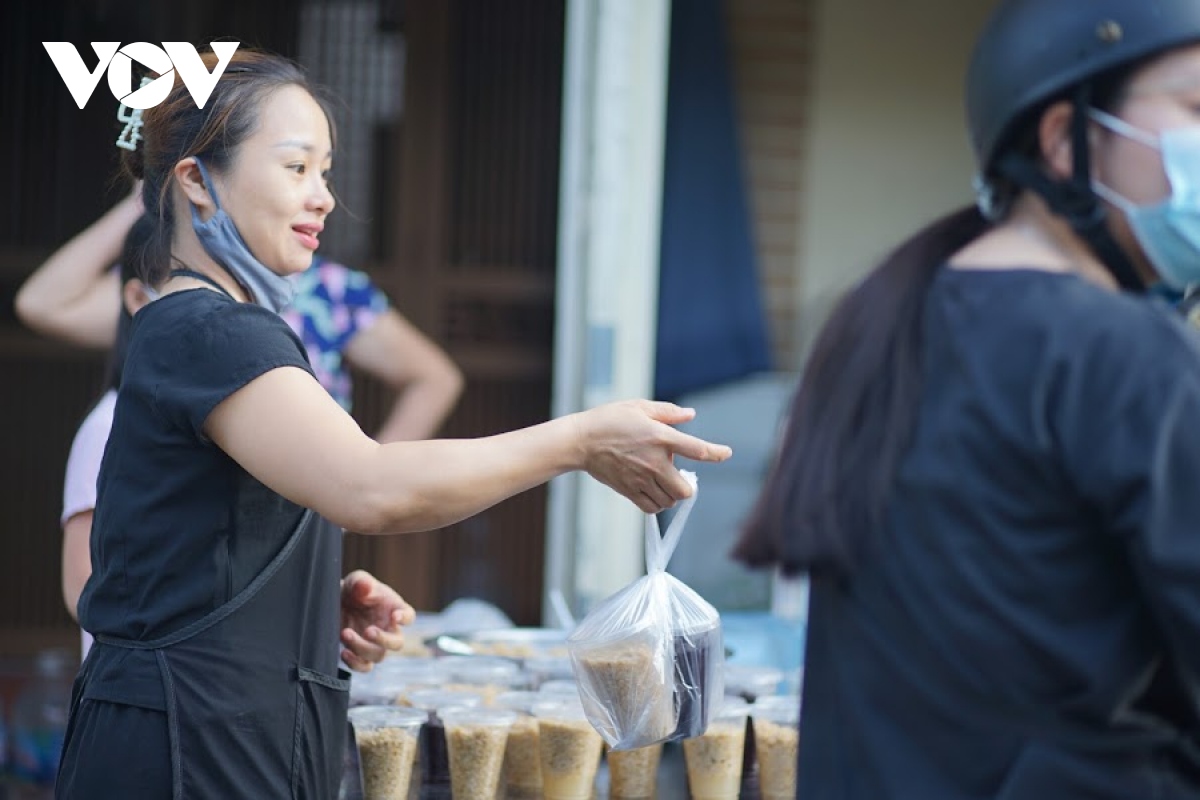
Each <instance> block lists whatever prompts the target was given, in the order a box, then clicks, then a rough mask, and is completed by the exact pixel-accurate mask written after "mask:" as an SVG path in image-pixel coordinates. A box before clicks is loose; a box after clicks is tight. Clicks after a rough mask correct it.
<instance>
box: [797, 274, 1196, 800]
mask: <svg viewBox="0 0 1200 800" xmlns="http://www.w3.org/2000/svg"><path fill="white" fill-rule="evenodd" d="M925 335H926V344H925V348H924V354H925V371H924V376H925V387H924V395H923V398H922V403H921V410H920V419H919V423H918V426H917V429H916V431H915V436H914V442H913V445H912V448H911V450H910V451H909V452H908V454H907V455H906V457H905V458H904V460H903V462H902V464H901V466H900V469H899V474H898V482H897V485H896V488H895V493H894V497H893V500H892V503H891V505H890V509H889V515H888V524H887V526H886V528H885V529H884V530H882V531H880V533H879V539H878V543H877V550H876V551H875V555H874V557H872V558H871V559H870V560H869V562H868V563H866V564H865V565H864V566H863V567H862V569H861V570H860V571H858V572H856V573H855V574H854V575H853V576H852V577H851V578H849V579H848V580H847V581H843V582H838V581H835V580H832V579H829V578H818V579H816V580H814V582H813V587H812V596H811V606H810V617H809V633H808V637H809V638H808V644H807V655H806V669H805V686H804V704H803V712H802V713H803V719H802V723H801V730H802V735H801V757H800V796H802V797H804V798H808V799H809V800H822V799H823V798H839V800H841V799H843V798H845V799H848V798H870V799H871V800H886V799H887V798H914V800H941V799H942V798H947V799H949V798H1066V797H1089V798H1113V799H1114V800H1117V798H1120V800H1129V798H1150V797H1177V796H1200V784H1196V785H1193V786H1191V788H1190V790H1183V789H1181V788H1180V786H1181V784H1180V781H1182V780H1183V779H1182V778H1181V777H1180V773H1179V770H1178V765H1177V764H1176V763H1175V754H1177V753H1178V752H1179V750H1180V748H1179V747H1178V743H1179V737H1180V732H1179V726H1183V727H1189V726H1195V725H1196V721H1197V719H1198V718H1200V717H1198V715H1197V702H1198V700H1197V699H1198V698H1200V693H1198V692H1200V347H1198V342H1200V340H1198V339H1197V337H1196V334H1195V332H1194V331H1191V330H1188V329H1187V328H1186V327H1185V326H1184V324H1183V323H1182V321H1181V320H1180V319H1179V318H1178V317H1177V315H1175V314H1174V313H1173V312H1172V311H1171V310H1170V309H1169V308H1168V307H1167V306H1166V305H1165V304H1163V303H1162V302H1160V301H1155V300H1148V299H1141V298H1135V297H1132V296H1128V295H1120V294H1117V293H1114V292H1109V291H1104V290H1101V289H1099V288H1097V287H1094V286H1092V285H1091V284H1089V283H1086V282H1085V281H1083V280H1081V279H1079V278H1077V277H1074V276H1071V275H1063V274H1051V273H1045V272H1039V271H1032V270H1013V271H997V272H977V271H958V270H949V269H946V270H943V271H942V273H941V274H940V275H939V277H938V278H937V279H936V280H935V282H934V284H933V287H932V288H931V290H930V293H929V296H928V303H927V307H926V319H925ZM1178 676H1182V677H1181V678H1179V677H1178ZM1148 686H1152V689H1151V690H1149V691H1147V687H1148ZM1188 695H1190V699H1188ZM1168 718H1173V719H1171V720H1169V719H1168ZM1194 732H1195V728H1194V727H1193V733H1194ZM1171 786H1174V787H1175V790H1174V791H1172V790H1171V788H1170V787H1171ZM1152 787H1159V788H1152ZM1160 792H1161V793H1160Z"/></svg>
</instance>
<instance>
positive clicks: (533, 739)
mask: <svg viewBox="0 0 1200 800" xmlns="http://www.w3.org/2000/svg"><path fill="white" fill-rule="evenodd" d="M538 699H539V695H538V694H536V693H535V692H505V693H504V694H501V695H499V696H497V697H496V699H495V701H494V705H495V706H496V708H503V709H506V710H508V711H513V712H515V713H516V714H517V719H516V721H515V722H513V724H512V727H511V728H509V729H508V743H507V744H506V745H505V747H504V769H503V775H504V786H505V788H506V789H507V791H508V794H509V796H510V797H514V798H515V797H537V796H540V795H541V794H542V754H541V752H542V751H541V745H540V741H541V739H540V737H539V736H538V721H537V719H536V718H535V717H534V716H533V715H532V713H531V711H532V708H533V704H534V703H535V702H537V701H538Z"/></svg>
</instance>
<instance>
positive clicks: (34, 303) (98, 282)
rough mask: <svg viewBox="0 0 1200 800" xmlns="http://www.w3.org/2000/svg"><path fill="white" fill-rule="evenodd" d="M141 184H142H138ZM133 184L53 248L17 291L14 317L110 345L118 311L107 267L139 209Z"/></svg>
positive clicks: (90, 343)
mask: <svg viewBox="0 0 1200 800" xmlns="http://www.w3.org/2000/svg"><path fill="white" fill-rule="evenodd" d="M139 189H140V187H139ZM138 195H139V192H138V190H137V189H135V190H134V192H132V193H131V194H129V195H128V196H127V197H126V198H125V199H124V200H122V201H121V202H120V203H118V204H117V205H115V206H113V207H112V208H111V209H109V210H108V211H107V212H106V213H105V214H104V215H103V216H102V217H100V218H99V219H97V220H96V221H95V222H93V223H92V224H91V225H89V226H88V227H87V228H85V229H84V230H83V231H81V232H80V233H78V234H76V235H75V236H74V237H72V238H71V239H70V240H69V241H67V242H66V244H64V245H62V247H60V248H58V249H57V250H55V251H54V252H53V253H52V254H51V255H50V257H49V258H48V259H46V261H45V262H43V263H42V264H41V266H39V267H38V268H37V269H36V270H35V271H34V273H33V274H32V275H30V276H29V278H28V279H26V281H25V283H24V284H22V286H21V288H20V290H19V291H18V292H17V298H16V304H15V305H16V312H17V317H18V318H19V319H20V320H21V322H23V323H24V324H25V325H27V326H28V327H29V328H31V329H33V330H35V331H37V332H38V333H41V334H43V335H45V336H51V337H54V338H56V339H62V340H65V341H68V342H72V343H74V344H80V345H84V346H86V347H95V348H99V349H104V348H108V347H111V346H112V344H113V340H114V338H115V336H116V331H117V318H118V317H119V316H120V313H121V289H120V278H119V276H118V275H117V274H116V273H115V271H112V270H110V267H112V266H113V264H115V263H116V262H117V260H118V259H119V258H120V255H121V245H122V244H123V243H124V241H125V235H126V234H127V233H128V232H129V229H130V228H131V227H132V226H133V223H134V222H135V221H136V220H137V218H138V217H139V216H140V215H141V213H142V206H141V200H140V199H139V196H138Z"/></svg>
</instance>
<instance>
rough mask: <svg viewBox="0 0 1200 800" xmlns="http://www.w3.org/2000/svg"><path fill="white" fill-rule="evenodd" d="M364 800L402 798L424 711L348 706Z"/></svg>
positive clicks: (408, 782) (407, 781) (398, 799)
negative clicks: (350, 707) (360, 772)
mask: <svg viewBox="0 0 1200 800" xmlns="http://www.w3.org/2000/svg"><path fill="white" fill-rule="evenodd" d="M349 719H350V724H351V726H352V727H353V728H354V741H355V744H356V745H357V748H358V760H359V768H360V769H361V770H362V786H363V798H364V800H405V798H407V797H408V791H409V785H410V783H411V782H412V773H413V764H414V763H415V761H416V754H417V740H418V735H419V732H420V729H421V725H422V724H424V722H425V719H426V716H425V714H424V713H422V712H420V711H417V710H415V709H411V708H401V707H399V706H358V707H356V708H352V709H350V713H349Z"/></svg>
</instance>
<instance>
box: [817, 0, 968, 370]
mask: <svg viewBox="0 0 1200 800" xmlns="http://www.w3.org/2000/svg"><path fill="white" fill-rule="evenodd" d="M991 6H992V0H819V5H818V7H817V9H816V14H815V20H814V21H815V23H816V28H815V33H814V36H815V52H814V59H813V64H812V69H813V74H812V76H811V78H812V82H811V84H810V85H811V87H812V90H811V95H810V101H809V102H810V106H809V108H808V109H807V111H808V115H809V119H810V120H811V123H810V128H809V131H808V136H807V142H806V153H807V155H806V158H805V160H804V163H803V165H802V175H803V178H804V179H803V181H802V182H801V188H800V191H801V202H800V209H801V213H800V215H799V218H798V224H799V225H800V235H799V241H800V247H799V249H798V257H797V264H796V269H797V272H798V276H799V281H798V283H797V291H798V293H799V296H798V298H797V307H798V310H799V314H798V315H797V316H798V319H797V325H798V328H799V330H798V332H797V335H798V338H799V341H800V342H801V343H802V345H804V346H807V345H810V344H811V341H812V338H813V336H814V334H815V331H816V329H817V328H818V327H819V325H820V323H821V322H822V321H823V320H824V318H825V316H826V315H827V313H828V310H829V307H830V304H831V303H832V301H833V300H835V299H836V297H837V295H839V294H840V293H841V292H842V291H843V290H844V289H845V288H846V287H847V286H849V285H850V284H852V283H853V282H854V281H855V280H857V279H858V278H859V277H860V276H861V275H862V274H863V273H864V272H866V271H867V270H868V269H870V267H872V266H873V265H874V264H875V263H876V262H877V261H878V259H879V258H880V257H881V256H883V255H884V254H885V253H886V252H887V251H888V250H889V249H890V248H891V247H892V246H893V245H894V244H896V243H898V242H899V240H900V239H901V238H903V237H904V236H906V235H907V234H909V233H911V232H913V231H915V229H916V228H917V227H919V226H920V225H922V224H923V223H925V222H927V221H930V220H932V219H933V218H934V217H936V216H939V215H940V214H941V213H943V212H945V211H949V210H950V209H952V208H954V207H956V206H959V205H962V204H964V203H967V202H970V201H971V200H972V194H971V176H972V174H973V172H974V170H973V165H972V160H971V153H970V148H969V145H968V141H967V134H966V123H965V117H964V111H963V99H962V98H963V88H962V87H963V84H964V75H965V71H966V64H967V59H968V56H969V52H970V47H971V44H972V42H973V40H974V38H975V35H976V34H977V33H978V31H979V28H980V27H981V26H982V24H983V21H984V19H985V17H986V14H987V11H988V10H989V9H990V8H991Z"/></svg>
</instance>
